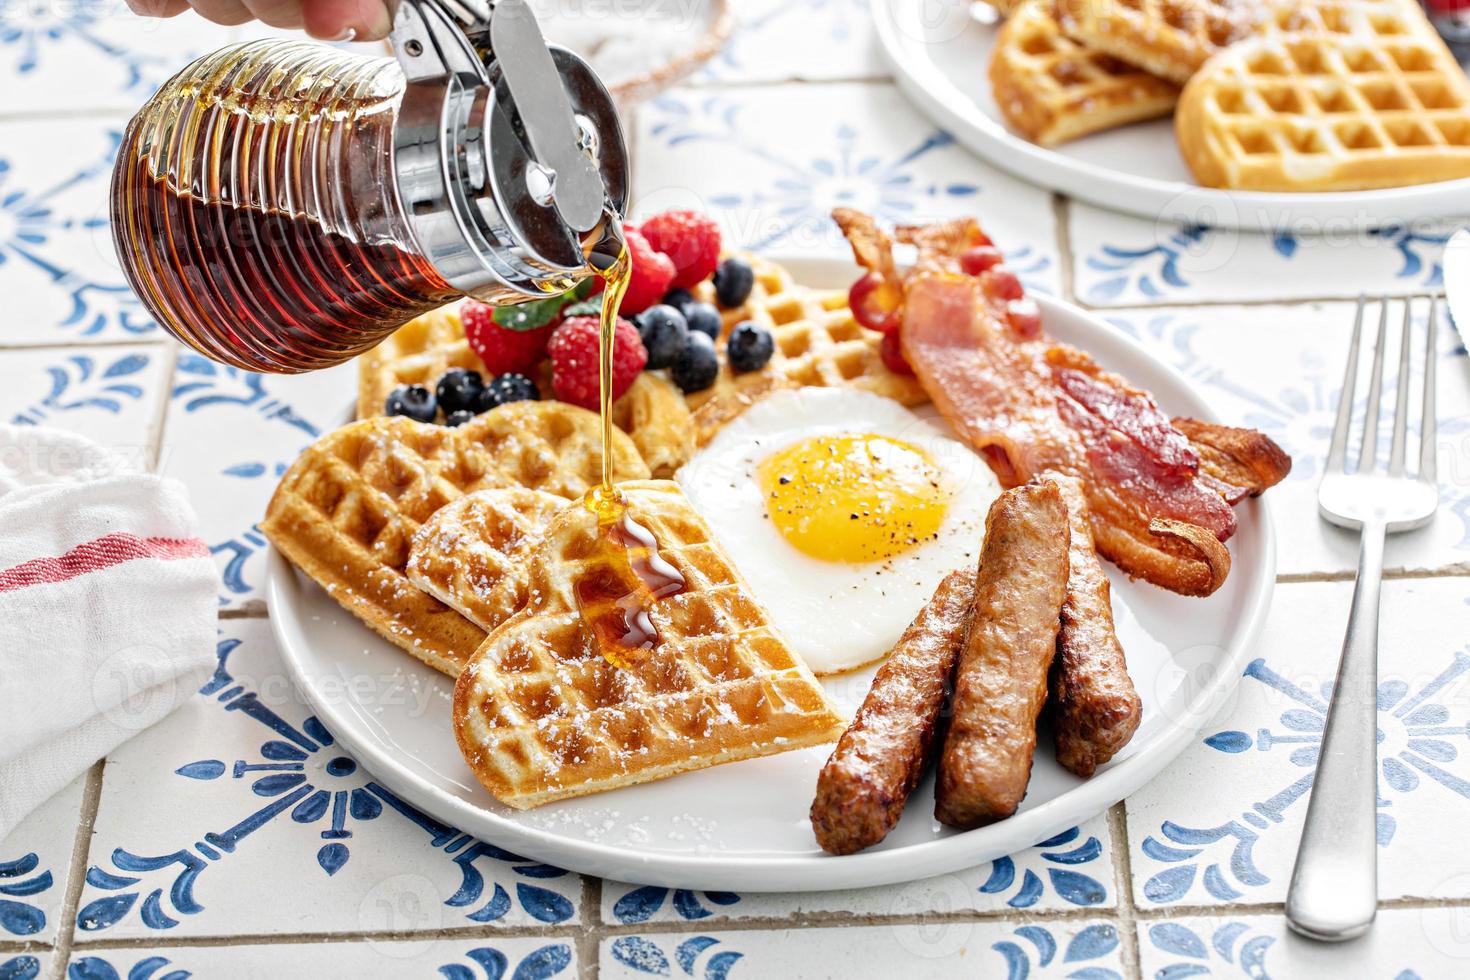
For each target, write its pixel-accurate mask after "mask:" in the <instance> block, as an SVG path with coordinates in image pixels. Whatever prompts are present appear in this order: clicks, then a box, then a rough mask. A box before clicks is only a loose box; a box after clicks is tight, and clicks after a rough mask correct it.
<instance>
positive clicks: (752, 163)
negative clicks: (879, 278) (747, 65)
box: [635, 83, 1058, 292]
mask: <svg viewBox="0 0 1470 980" xmlns="http://www.w3.org/2000/svg"><path fill="white" fill-rule="evenodd" d="M636 146H637V148H638V150H639V152H640V153H641V154H643V156H642V158H641V159H642V160H643V161H645V162H644V163H643V164H642V166H641V169H640V171H639V173H638V175H637V184H636V187H635V191H636V195H635V197H636V199H637V200H638V202H639V203H638V206H637V208H636V211H635V215H646V214H650V213H653V212H655V211H658V210H662V209H663V208H666V207H697V208H702V209H704V210H707V211H709V212H710V213H711V214H713V215H714V216H715V217H716V218H717V219H719V220H720V221H721V222H722V224H723V225H724V228H725V230H726V234H727V235H728V236H730V238H731V240H732V241H733V242H735V243H738V244H739V245H741V246H743V247H746V248H753V249H757V250H764V251H769V252H781V251H785V252H798V253H801V254H808V253H811V252H813V251H817V252H826V253H828V254H836V255H846V254H850V251H849V250H848V248H847V245H846V243H845V242H844V241H843V240H842V237H841V236H840V235H839V234H838V232H837V228H836V226H835V225H834V224H833V223H832V221H831V220H830V217H829V215H830V213H831V211H832V209H833V208H834V207H838V206H845V207H854V208H858V209H861V210H865V211H869V212H871V213H873V214H876V215H877V216H878V217H879V218H881V219H882V220H884V221H885V222H914V221H923V220H926V219H934V218H942V217H954V216H958V215H978V216H980V217H981V219H982V221H983V222H984V224H985V227H986V228H987V230H989V231H990V232H991V233H992V235H994V237H995V238H996V239H997V240H998V241H1000V242H1002V243H1003V244H1004V246H1005V248H1006V252H1007V256H1008V258H1009V260H1010V261H1011V263H1012V264H1013V265H1015V266H1016V267H1017V271H1018V273H1020V274H1021V275H1022V277H1023V279H1024V280H1025V281H1026V283H1027V285H1028V286H1030V287H1031V288H1034V289H1041V290H1044V291H1049V292H1054V291H1056V288H1057V268H1056V267H1057V261H1058V260H1057V250H1056V239H1055V234H1054V226H1053V216H1052V207H1051V199H1050V195H1048V194H1046V193H1044V192H1042V191H1038V190H1036V189H1035V188H1032V187H1028V186H1027V185H1025V184H1022V183H1020V182H1019V181H1017V180H1016V179H1015V178H1013V177H1010V176H1009V175H1006V174H1003V173H1001V172H1000V171H997V170H992V169H991V168H989V167H988V166H986V165H985V164H982V163H980V162H979V161H977V160H976V159H975V158H974V157H973V156H971V155H970V154H969V153H967V152H966V151H965V150H964V149H963V148H961V147H959V146H958V145H956V143H955V141H954V138H953V137H952V136H950V135H949V134H948V133H945V132H943V131H942V130H937V129H935V128H933V126H932V125H930V124H929V123H928V122H926V121H924V120H923V119H921V118H920V117H919V116H918V115H917V114H916V113H914V112H913V111H912V110H911V109H910V108H909V107H908V106H907V103H905V102H904V101H903V98H902V96H900V95H899V94H898V92H897V91H896V90H895V89H894V88H893V87H892V86H891V85H888V84H886V83H884V84H858V85H826V86H820V87H810V88H798V89H792V90H782V91H780V92H776V91H773V90H769V89H760V88H758V89H749V90H724V89H722V90H712V91H708V92H706V91H703V90H689V91H685V92H682V93H677V94H670V95H665V96H662V97H660V98H658V99H656V100H654V101H653V102H652V103H650V104H649V105H647V106H645V107H643V108H642V109H641V110H640V111H639V113H638V119H637V143H636Z"/></svg>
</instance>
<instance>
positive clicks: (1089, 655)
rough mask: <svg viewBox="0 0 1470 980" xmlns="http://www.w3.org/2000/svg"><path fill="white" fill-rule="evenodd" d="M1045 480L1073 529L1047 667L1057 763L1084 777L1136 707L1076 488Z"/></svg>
mask: <svg viewBox="0 0 1470 980" xmlns="http://www.w3.org/2000/svg"><path fill="white" fill-rule="evenodd" d="M1047 479H1048V480H1049V481H1050V482H1052V483H1055V484H1056V485H1057V488H1058V489H1059V490H1061V492H1062V500H1063V502H1064V503H1066V505H1067V519H1068V522H1069V523H1070V524H1071V530H1072V537H1071V554H1070V556H1069V570H1068V574H1067V598H1066V601H1065V602H1063V603H1062V629H1061V632H1060V633H1058V634H1057V655H1056V659H1055V660H1054V661H1053V662H1052V667H1051V706H1052V718H1053V723H1054V728H1055V730H1056V742H1057V761H1058V762H1060V763H1061V764H1062V765H1063V766H1065V767H1066V768H1067V769H1070V770H1071V771H1072V772H1075V773H1076V774H1077V775H1079V776H1082V777H1083V778H1086V777H1088V776H1091V775H1092V774H1093V773H1094V772H1095V771H1096V770H1097V767H1098V766H1100V765H1102V764H1103V763H1104V762H1107V761H1108V760H1109V759H1111V758H1112V757H1113V756H1114V755H1115V754H1116V753H1117V751H1118V750H1119V749H1121V748H1122V747H1123V746H1125V745H1127V744H1128V740H1129V739H1130V738H1132V737H1133V733H1134V731H1136V730H1137V728H1138V719H1139V715H1140V714H1141V713H1142V711H1143V705H1142V703H1141V702H1140V701H1139V700H1138V692H1137V691H1135V690H1134V689H1133V680H1132V678H1130V677H1129V676H1128V662H1127V660H1126V659H1124V656H1123V647H1122V645H1121V644H1119V643H1118V635H1117V634H1116V633H1115V632H1114V631H1113V602H1112V591H1111V587H1110V586H1109V585H1108V577H1107V575H1105V574H1103V569H1102V563H1101V562H1099V561H1098V558H1097V551H1096V550H1095V549H1094V548H1093V544H1092V526H1091V521H1092V517H1091V515H1090V514H1089V512H1088V509H1087V497H1086V495H1085V494H1084V492H1083V489H1082V483H1081V481H1079V480H1077V479H1076V478H1074V477H1070V476H1049V477H1047Z"/></svg>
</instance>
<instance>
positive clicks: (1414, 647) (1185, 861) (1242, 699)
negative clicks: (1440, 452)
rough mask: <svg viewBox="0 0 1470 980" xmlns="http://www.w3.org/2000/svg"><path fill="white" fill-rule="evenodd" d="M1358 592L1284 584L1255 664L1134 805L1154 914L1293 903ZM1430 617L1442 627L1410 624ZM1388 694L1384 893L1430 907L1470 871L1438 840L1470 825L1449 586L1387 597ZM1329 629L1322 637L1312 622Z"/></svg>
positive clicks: (1138, 884) (1456, 595) (1464, 722)
mask: <svg viewBox="0 0 1470 980" xmlns="http://www.w3.org/2000/svg"><path fill="white" fill-rule="evenodd" d="M1350 590H1351V587H1350V585H1349V584H1348V583H1330V584H1306V585H1283V586H1281V587H1280V591H1281V592H1282V593H1283V595H1282V604H1283V605H1284V606H1285V608H1287V609H1289V610H1291V611H1290V613H1288V614H1281V613H1277V612H1274V611H1273V615H1272V617H1271V619H1270V622H1269V624H1268V626H1267V629H1266V635H1265V637H1264V639H1263V641H1262V643H1261V645H1260V647H1259V650H1258V652H1259V654H1260V656H1259V657H1257V658H1256V659H1254V660H1252V661H1251V662H1250V663H1249V664H1248V665H1247V666H1246V668H1245V676H1244V678H1243V679H1242V680H1241V686H1240V689H1239V691H1238V693H1237V695H1236V698H1235V699H1234V701H1233V703H1232V704H1231V705H1230V706H1229V707H1228V709H1227V710H1225V711H1223V712H1222V713H1221V716H1220V718H1219V719H1218V720H1217V721H1216V722H1214V723H1212V724H1211V725H1210V726H1209V727H1207V728H1206V730H1205V732H1204V734H1203V736H1202V738H1201V740H1200V742H1199V743H1198V744H1196V745H1195V746H1194V747H1193V748H1191V749H1189V750H1188V751H1187V752H1186V754H1185V755H1184V756H1183V757H1181V759H1180V761H1179V763H1178V764H1176V765H1175V766H1173V767H1171V769H1170V770H1168V771H1167V772H1166V773H1165V774H1164V775H1163V776H1162V777H1160V778H1159V779H1158V780H1156V781H1155V782H1154V783H1152V784H1150V785H1149V786H1148V787H1146V788H1145V789H1144V790H1142V791H1141V792H1139V793H1138V794H1136V795H1135V796H1134V797H1132V798H1130V800H1129V801H1128V807H1127V809H1128V825H1129V839H1130V841H1131V842H1132V847H1133V860H1132V871H1133V880H1134V893H1135V898H1136V900H1137V901H1138V902H1139V904H1140V905H1144V906H1165V907H1167V906H1173V905H1181V904H1185V905H1218V904H1225V903H1230V902H1237V901H1239V902H1253V903H1254V902H1275V901H1281V900H1282V899H1283V898H1284V897H1285V892H1286V885H1287V882H1288V880H1289V878H1290V872H1291V862H1292V859H1293V855H1294V854H1295V849H1296V843H1297V840H1298V838H1299V837H1300V834H1301V822H1302V819H1303V817H1304V815H1305V811H1306V800H1307V797H1308V794H1309V792H1310V790H1311V785H1312V777H1313V772H1314V767H1315V765H1316V761H1317V752H1318V748H1319V746H1320V743H1321V738H1322V730H1323V726H1324V722H1325V720H1326V711H1327V704H1328V702H1329V700H1330V699H1331V694H1332V685H1331V676H1332V675H1331V668H1332V664H1333V663H1334V662H1335V657H1336V655H1337V652H1338V648H1339V645H1340V643H1341V634H1340V632H1338V630H1337V629H1336V628H1335V627H1336V624H1340V623H1343V622H1345V621H1346V615H1347V603H1348V599H1349V593H1350ZM1414 609H1435V610H1437V611H1438V612H1439V614H1440V621H1439V622H1438V623H1437V624H1435V625H1430V624H1428V623H1425V622H1423V621H1422V617H1421V618H1420V621H1419V622H1417V623H1416V622H1412V620H1414V618H1415V617H1414V616H1413V614H1412V612H1411V610H1414ZM1384 621H1385V622H1395V623H1399V624H1401V625H1400V626H1399V627H1398V628H1397V629H1396V630H1394V631H1392V632H1387V631H1386V632H1385V633H1384V635H1383V637H1382V640H1381V642H1382V649H1381V652H1380V656H1381V663H1382V665H1383V667H1382V671H1381V674H1380V678H1381V682H1380V684H1379V688H1378V718H1379V722H1378V736H1379V737H1378V741H1379V767H1380V769H1379V779H1378V786H1379V802H1378V807H1379V809H1378V844H1379V848H1380V851H1381V857H1380V860H1379V866H1380V883H1379V891H1380V895H1381V896H1382V897H1384V898H1391V897H1397V896H1427V895H1431V894H1435V893H1437V892H1438V891H1439V890H1440V889H1441V888H1442V886H1443V884H1444V883H1445V881H1446V880H1449V879H1452V878H1454V877H1455V876H1456V875H1457V874H1467V873H1470V860H1460V859H1457V858H1456V857H1453V856H1451V852H1449V851H1446V850H1445V849H1443V848H1442V847H1441V846H1440V845H1439V843H1438V841H1439V837H1440V833H1441V828H1443V827H1444V826H1448V825H1453V824H1455V823H1457V822H1458V821H1461V820H1463V819H1464V818H1465V816H1466V814H1470V769H1467V768H1466V762H1467V760H1470V754H1467V751H1466V750H1467V748H1470V744H1467V739H1470V694H1467V687H1466V684H1465V678H1466V676H1467V674H1470V652H1467V649H1466V648H1465V646H1464V644H1463V636H1462V635H1461V633H1460V632H1458V631H1456V630H1455V629H1454V627H1453V625H1452V624H1456V623H1464V624H1467V625H1470V607H1467V606H1466V605H1465V603H1464V601H1463V590H1461V589H1459V588H1458V587H1456V585H1455V583H1454V582H1453V581H1444V580H1441V581H1428V582H1403V583H1393V584H1391V585H1390V586H1389V587H1388V588H1387V590H1386V592H1385V608H1384ZM1323 623H1330V624H1334V628H1333V629H1329V630H1323V629H1321V628H1320V627H1319V626H1318V625H1317V624H1323Z"/></svg>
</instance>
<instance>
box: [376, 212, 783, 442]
mask: <svg viewBox="0 0 1470 980" xmlns="http://www.w3.org/2000/svg"><path fill="white" fill-rule="evenodd" d="M624 235H625V237H626V239H627V244H628V258H629V261H630V262H631V264H632V273H631V275H630V276H629V281H628V290H627V292H626V293H624V294H623V299H622V302H621V303H620V304H619V306H618V312H619V313H620V314H621V315H620V316H619V317H618V324H617V328H616V330H615V331H614V337H613V379H612V380H613V392H612V393H613V397H614V398H619V397H621V396H622V395H623V394H624V393H625V392H626V391H627V390H628V388H629V387H631V386H632V384H633V381H634V380H635V379H636V378H637V377H638V375H639V373H640V372H642V371H645V370H647V371H663V370H667V371H668V372H669V377H670V378H671V379H672V380H673V382H674V383H675V384H677V385H678V386H679V388H680V389H681V390H682V391H685V392H687V393H693V392H696V391H703V390H704V389H706V388H708V387H710V386H711V385H713V384H714V383H715V380H716V379H717V378H718V377H719V373H720V358H719V354H718V350H719V347H720V345H721V337H720V335H721V333H722V332H723V327H724V321H723V319H722V318H721V316H720V309H721V308H724V309H727V310H732V309H738V308H739V307H741V306H743V305H744V304H745V302H746V300H748V299H749V298H750V293H751V290H752V289H754V287H755V270H754V269H752V268H751V266H750V263H749V262H747V261H745V260H744V259H740V258H728V259H725V260H724V261H723V262H722V261H720V231H719V228H718V227H717V226H716V225H715V223H714V221H712V220H711V219H710V218H709V217H707V216H705V215H703V214H700V213H698V212H696V211H665V212H663V213H661V214H656V215H654V216H653V217H651V218H649V219H648V220H647V221H644V222H643V223H642V224H641V225H634V224H632V223H629V224H626V225H625V226H624ZM709 279H712V280H713V286H714V293H715V298H716V300H717V302H718V304H719V305H718V306H716V305H715V303H705V302H701V301H699V300H697V299H696V298H695V295H694V293H693V291H692V290H693V289H694V288H695V287H697V286H699V284H700V283H702V282H704V281H705V280H709ZM602 289H603V282H602V280H601V279H591V280H588V281H587V282H584V283H583V284H582V285H580V286H578V287H577V288H576V289H573V290H571V291H570V292H568V293H566V294H564V295H561V296H553V297H549V298H547V299H545V300H536V301H533V302H530V303H522V304H520V305H517V306H507V307H491V306H486V305H485V304H483V303H478V302H476V301H474V300H466V301H465V303H464V305H463V306H462V308H461V312H460V317H461V320H462V321H463V323H464V332H465V339H466V340H467V341H468V342H469V345H470V349H471V350H473V351H474V352H475V353H476V354H477V355H479V357H480V360H481V361H483V362H484V363H485V369H486V372H487V375H488V376H489V377H490V380H489V381H488V382H487V381H485V380H484V378H483V377H482V376H481V375H480V374H479V373H477V372H474V371H465V370H463V369H460V368H455V369H452V370H450V371H448V372H446V373H445V375H444V377H443V378H441V379H440V380H439V383H438V385H437V386H436V389H435V390H434V391H432V392H431V391H429V390H428V389H427V388H425V387H424V386H422V385H404V386H401V387H399V388H396V389H394V391H393V392H392V394H390V395H389V396H388V401H387V404H386V405H385V406H384V407H385V409H386V410H387V412H388V414H389V415H406V416H408V417H409V418H413V419H417V420H419V421H422V422H433V421H435V420H442V422H443V423H444V424H445V425H461V424H463V423H464V422H467V421H469V420H470V419H471V418H473V417H474V416H475V415H476V414H478V413H480V412H483V411H486V410H488V409H490V408H494V407H495V406H496V405H503V404H505V403H506V402H511V401H521V400H523V399H527V398H540V397H541V392H540V391H539V390H538V389H537V387H536V384H535V383H534V382H533V381H532V380H531V378H532V377H533V376H541V375H539V374H538V370H539V369H540V368H541V366H542V365H543V363H545V362H547V361H550V364H551V389H552V393H553V394H554V395H555V396H556V397H557V398H558V399H560V400H562V401H564V402H569V403H571V404H573V405H580V406H581V407H583V408H587V409H592V410H593V411H596V410H597V408H598V402H599V387H598V385H599V379H598V368H599V362H598V343H599V340H600V337H599V320H598V302H599V301H598V300H597V299H595V298H594V297H595V296H596V295H597V294H598V293H600V292H601V291H602ZM723 346H724V349H725V361H726V363H728V364H729V366H730V370H732V371H736V372H745V371H758V370H760V369H761V368H762V367H764V366H765V365H766V363H767V362H768V361H769V360H770V359H771V356H772V354H773V353H774V352H775V340H774V338H773V337H772V336H771V332H770V330H768V329H767V328H766V327H764V326H762V325H761V324H759V323H756V322H755V321H752V320H745V321H742V322H740V323H737V324H736V325H735V326H734V328H733V329H731V331H730V333H729V335H728V337H727V338H726V339H725V340H724V341H723Z"/></svg>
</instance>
